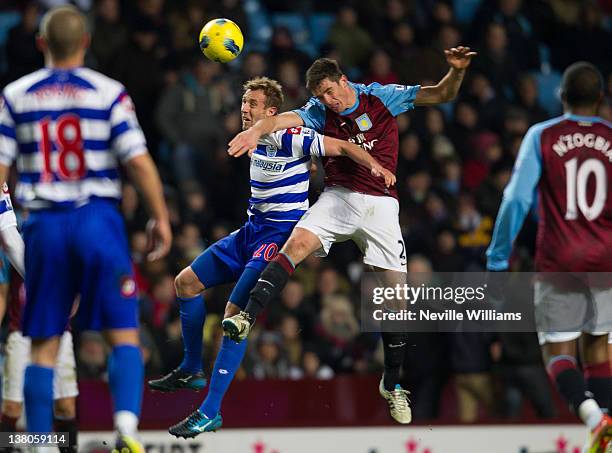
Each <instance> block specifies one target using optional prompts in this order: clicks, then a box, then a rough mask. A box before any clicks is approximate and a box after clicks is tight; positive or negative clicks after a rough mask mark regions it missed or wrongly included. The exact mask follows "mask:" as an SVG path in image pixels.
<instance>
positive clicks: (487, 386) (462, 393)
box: [449, 332, 495, 423]
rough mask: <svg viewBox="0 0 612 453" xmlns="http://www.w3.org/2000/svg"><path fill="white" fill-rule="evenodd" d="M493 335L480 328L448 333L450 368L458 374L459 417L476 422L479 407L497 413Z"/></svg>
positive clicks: (490, 413)
mask: <svg viewBox="0 0 612 453" xmlns="http://www.w3.org/2000/svg"><path fill="white" fill-rule="evenodd" d="M493 340H494V337H493V336H492V335H491V334H487V333H481V332H456V333H451V334H449V341H450V357H451V369H452V371H453V374H454V378H455V386H456V389H457V402H458V408H457V410H458V418H459V421H460V422H462V423H473V422H475V421H476V420H477V419H478V417H479V407H483V408H484V409H485V410H486V413H487V414H488V415H489V416H491V415H493V414H494V400H495V398H494V394H493V389H494V386H493V380H492V375H491V367H492V363H493V360H492V357H491V345H492V343H493Z"/></svg>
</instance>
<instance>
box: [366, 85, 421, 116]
mask: <svg viewBox="0 0 612 453" xmlns="http://www.w3.org/2000/svg"><path fill="white" fill-rule="evenodd" d="M369 87H370V90H371V91H370V93H371V94H373V95H374V96H376V97H378V98H379V99H380V100H381V101H382V102H383V104H385V107H387V109H388V110H389V112H391V115H393V116H397V115H399V114H400V113H404V112H406V111H408V110H411V109H413V108H414V99H415V98H416V95H417V93H418V91H419V90H420V89H421V86H420V85H414V86H411V85H396V84H390V85H381V84H379V83H372V84H371V85H370V86H369Z"/></svg>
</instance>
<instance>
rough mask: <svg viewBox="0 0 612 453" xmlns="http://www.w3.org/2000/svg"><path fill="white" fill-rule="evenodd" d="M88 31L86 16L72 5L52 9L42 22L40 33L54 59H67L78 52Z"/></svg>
mask: <svg viewBox="0 0 612 453" xmlns="http://www.w3.org/2000/svg"><path fill="white" fill-rule="evenodd" d="M86 33H87V27H86V24H85V16H83V14H81V12H80V11H79V10H78V9H77V8H75V7H74V6H70V5H67V6H60V7H57V8H53V9H51V10H50V11H49V12H47V13H46V14H45V15H44V16H43V18H42V21H41V23H40V35H41V36H42V37H43V38H44V40H45V41H46V42H47V45H48V47H49V52H50V53H51V56H52V57H53V59H54V60H65V59H66V58H69V57H71V56H72V55H74V54H75V53H76V52H78V51H79V50H80V49H81V45H82V43H83V39H84V37H85V34H86Z"/></svg>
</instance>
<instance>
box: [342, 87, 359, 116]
mask: <svg viewBox="0 0 612 453" xmlns="http://www.w3.org/2000/svg"><path fill="white" fill-rule="evenodd" d="M349 85H350V86H351V88H352V89H353V91H354V92H355V99H356V101H355V103H354V104H353V106H352V107H349V108H348V109H346V110H344V111H343V112H340V115H350V114H351V113H353V112H354V111H355V110H357V107H359V90H358V89H357V87H356V86H355V84H354V83H353V82H349Z"/></svg>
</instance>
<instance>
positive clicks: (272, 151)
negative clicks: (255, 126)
mask: <svg viewBox="0 0 612 453" xmlns="http://www.w3.org/2000/svg"><path fill="white" fill-rule="evenodd" d="M277 151H278V148H277V147H276V146H274V145H267V146H266V156H268V157H276V152H277Z"/></svg>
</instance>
